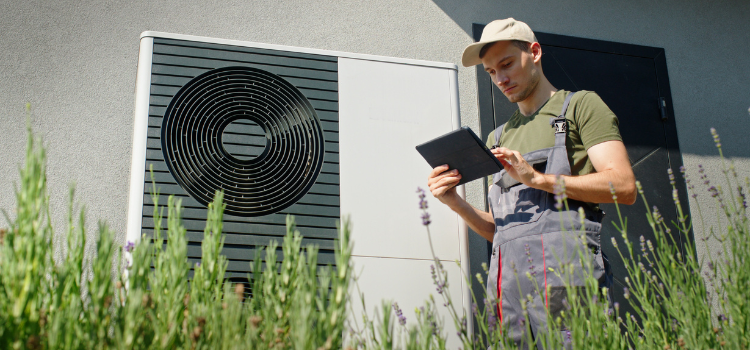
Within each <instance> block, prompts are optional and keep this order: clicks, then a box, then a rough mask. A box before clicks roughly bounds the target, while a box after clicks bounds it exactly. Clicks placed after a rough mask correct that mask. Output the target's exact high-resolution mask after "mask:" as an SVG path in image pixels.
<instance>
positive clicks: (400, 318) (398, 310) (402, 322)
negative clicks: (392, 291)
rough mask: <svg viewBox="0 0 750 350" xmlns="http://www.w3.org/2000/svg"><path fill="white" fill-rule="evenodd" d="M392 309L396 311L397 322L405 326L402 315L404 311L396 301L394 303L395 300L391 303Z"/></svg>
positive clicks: (404, 317) (404, 319)
mask: <svg viewBox="0 0 750 350" xmlns="http://www.w3.org/2000/svg"><path fill="white" fill-rule="evenodd" d="M393 310H394V311H396V317H397V318H398V323H399V324H400V325H402V326H405V325H406V316H404V313H403V312H402V311H401V309H400V308H399V307H398V303H395V302H394V303H393Z"/></svg>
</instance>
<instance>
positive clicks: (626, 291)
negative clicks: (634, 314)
mask: <svg viewBox="0 0 750 350" xmlns="http://www.w3.org/2000/svg"><path fill="white" fill-rule="evenodd" d="M622 294H623V296H624V297H625V299H630V291H629V290H628V287H625V288H623V289H622Z"/></svg>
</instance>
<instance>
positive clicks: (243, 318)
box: [0, 131, 352, 349]
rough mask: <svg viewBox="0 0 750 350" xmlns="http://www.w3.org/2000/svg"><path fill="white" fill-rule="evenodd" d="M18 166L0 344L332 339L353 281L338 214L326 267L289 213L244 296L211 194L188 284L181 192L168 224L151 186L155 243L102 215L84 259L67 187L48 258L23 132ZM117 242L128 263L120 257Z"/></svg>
mask: <svg viewBox="0 0 750 350" xmlns="http://www.w3.org/2000/svg"><path fill="white" fill-rule="evenodd" d="M20 172H21V181H20V185H19V187H18V189H17V190H16V201H17V207H16V213H15V214H16V217H15V219H14V220H10V219H9V222H10V227H9V229H8V230H3V231H2V233H1V234H0V237H2V241H1V242H2V244H0V251H1V253H0V349H291V348H294V349H339V348H341V347H342V334H343V332H344V321H345V313H346V303H347V301H348V295H347V290H348V288H349V281H350V279H351V268H350V267H349V260H350V255H351V249H352V245H351V243H350V242H349V228H348V227H349V226H348V223H347V222H344V224H343V226H342V227H341V229H340V238H339V240H338V242H337V245H336V247H335V259H336V268H335V269H333V268H332V267H330V266H329V267H327V268H322V269H320V268H318V264H317V256H318V255H317V248H316V247H314V246H308V247H301V241H302V237H301V235H300V233H299V232H298V231H297V230H296V228H295V224H294V220H293V218H291V217H288V218H287V233H286V236H285V237H284V240H283V244H282V250H283V252H284V256H285V259H284V261H283V262H280V263H279V262H277V257H276V249H277V247H278V245H277V243H275V242H274V243H271V245H270V246H269V247H268V249H267V250H266V252H265V260H264V259H263V256H262V250H261V252H259V253H258V256H257V257H256V259H255V262H254V265H253V276H252V280H253V283H254V284H253V288H252V292H253V294H257V295H262V296H263V297H257V298H252V299H250V300H243V299H244V296H245V291H244V286H243V285H241V284H237V285H231V284H230V283H227V282H225V279H224V275H225V272H226V268H227V260H226V257H224V256H222V255H221V250H222V247H223V244H224V238H223V236H222V234H221V232H222V214H223V210H224V205H223V204H222V193H221V192H218V193H217V194H216V197H215V199H214V201H213V203H211V204H210V205H209V207H208V218H207V221H206V229H205V231H204V239H203V242H202V245H201V248H202V257H201V262H200V263H198V264H196V266H194V275H193V278H192V280H191V281H188V271H189V269H190V268H191V266H190V264H189V263H188V259H187V246H186V244H187V242H186V239H185V228H184V227H183V226H182V222H181V219H180V218H181V214H182V207H181V203H180V201H179V200H177V201H175V200H174V198H173V197H170V198H169V202H168V205H167V210H168V225H167V226H168V227H167V228H162V227H160V223H161V217H162V216H161V210H162V209H163V208H160V207H159V206H158V203H157V200H158V194H157V195H154V196H153V199H154V203H155V204H156V205H155V208H156V209H155V210H154V218H155V220H154V222H155V223H156V227H155V229H154V235H153V237H152V238H153V240H152V239H148V238H146V237H144V239H141V240H140V241H139V242H138V243H137V244H133V243H130V242H129V243H128V244H127V245H126V246H125V247H124V248H123V247H120V246H119V245H117V244H115V243H114V239H113V237H114V236H113V233H112V231H110V230H109V229H108V228H107V226H106V225H103V224H100V225H99V235H98V240H97V242H96V254H95V255H93V256H86V255H85V254H84V246H85V244H86V242H85V238H86V234H85V232H84V228H85V227H86V225H85V222H84V215H83V213H82V212H83V211H81V215H80V216H79V219H78V221H77V223H76V225H74V220H73V212H74V210H73V199H72V198H73V193H72V190H71V203H70V208H71V209H70V212H69V214H70V215H69V227H68V232H67V238H68V239H67V244H65V245H64V246H62V247H55V248H56V249H60V250H61V251H64V252H66V253H65V256H64V258H63V259H62V261H60V262H55V261H54V260H53V259H52V252H53V250H52V249H49V247H50V246H51V244H52V241H53V240H52V237H53V232H52V228H51V225H50V220H49V209H48V208H49V203H48V196H47V188H46V174H45V153H44V148H43V147H41V145H40V144H39V142H38V141H35V140H34V138H33V136H32V134H31V131H29V138H28V147H27V154H26V161H25V164H24V167H23V168H22V169H21V171H20ZM154 192H156V190H155V191H154ZM6 217H7V215H6ZM165 238H166V241H165ZM166 242H168V244H166ZM123 249H124V250H126V253H129V254H125V255H126V256H127V255H129V260H130V261H126V262H125V264H123V265H122V266H121V265H120V261H122V260H123V259H121V255H122V253H123V252H122V250H123ZM264 261H265V264H264V263H263V262H264ZM88 267H90V270H89V269H88ZM113 270H114V271H117V272H118V273H117V274H116V275H115V276H113V275H112V271H113ZM125 275H126V276H125Z"/></svg>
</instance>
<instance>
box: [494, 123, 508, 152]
mask: <svg viewBox="0 0 750 350" xmlns="http://www.w3.org/2000/svg"><path fill="white" fill-rule="evenodd" d="M505 124H507V123H503V125H500V126H498V127H497V128H495V130H494V131H493V132H494V133H495V146H500V136H502V135H503V130H505Z"/></svg>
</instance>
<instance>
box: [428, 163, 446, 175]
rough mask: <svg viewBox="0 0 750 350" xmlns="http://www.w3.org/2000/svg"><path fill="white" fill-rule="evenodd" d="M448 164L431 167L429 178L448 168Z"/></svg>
mask: <svg viewBox="0 0 750 350" xmlns="http://www.w3.org/2000/svg"><path fill="white" fill-rule="evenodd" d="M448 169H449V168H448V164H443V165H438V166H436V167H434V168H433V169H432V171H431V172H430V178H433V177H435V176H438V175H439V174H440V173H442V172H444V171H446V170H448Z"/></svg>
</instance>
